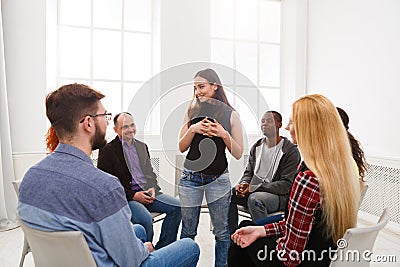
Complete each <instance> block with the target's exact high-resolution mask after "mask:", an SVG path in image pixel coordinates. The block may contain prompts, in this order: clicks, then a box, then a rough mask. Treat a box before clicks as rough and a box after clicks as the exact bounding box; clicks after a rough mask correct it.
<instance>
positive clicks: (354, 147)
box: [336, 107, 368, 178]
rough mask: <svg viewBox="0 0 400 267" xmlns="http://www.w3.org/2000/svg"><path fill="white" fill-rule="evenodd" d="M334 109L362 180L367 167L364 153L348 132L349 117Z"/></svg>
mask: <svg viewBox="0 0 400 267" xmlns="http://www.w3.org/2000/svg"><path fill="white" fill-rule="evenodd" d="M336 109H337V111H338V112H339V115H340V118H341V119H342V122H343V125H344V128H346V131H347V135H348V137H349V141H350V146H351V152H352V153H353V158H354V161H355V162H356V164H357V167H358V174H359V175H360V177H361V178H364V176H365V173H366V171H367V166H368V165H367V162H366V160H365V155H364V151H363V150H362V148H361V144H360V142H359V141H358V140H357V139H355V138H354V136H353V135H352V134H351V133H350V132H349V122H350V120H349V116H348V115H347V113H346V112H345V111H344V110H343V109H341V108H339V107H336Z"/></svg>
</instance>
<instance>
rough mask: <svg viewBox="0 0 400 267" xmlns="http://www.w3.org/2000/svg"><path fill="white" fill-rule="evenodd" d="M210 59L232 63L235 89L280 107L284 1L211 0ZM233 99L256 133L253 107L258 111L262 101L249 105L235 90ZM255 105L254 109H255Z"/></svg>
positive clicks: (230, 85) (231, 99) (216, 61)
mask: <svg viewBox="0 0 400 267" xmlns="http://www.w3.org/2000/svg"><path fill="white" fill-rule="evenodd" d="M210 3H211V60H212V62H215V63H219V64H223V65H226V66H229V67H231V68H233V69H235V70H237V71H239V72H241V73H242V74H244V75H245V76H246V77H247V78H249V80H250V81H251V82H249V81H248V80H247V79H242V78H241V76H239V75H237V73H235V72H233V74H232V75H233V78H232V80H231V81H232V84H227V86H228V87H230V88H231V89H232V91H233V92H239V91H242V92H243V91H247V92H249V94H251V95H252V96H254V98H255V99H254V101H253V102H257V101H258V104H260V103H259V100H258V99H260V98H261V97H264V98H265V100H266V101H267V104H268V106H269V108H271V109H275V110H278V111H279V109H280V105H279V103H280V97H279V96H280V31H281V2H280V1H276V0H234V1H232V0H212V1H210ZM230 101H232V104H233V105H234V106H235V108H236V109H237V110H238V112H239V114H240V115H241V117H242V118H246V119H245V120H243V119H242V122H243V124H244V127H245V129H246V131H247V132H248V133H257V132H259V129H258V127H257V123H258V121H257V123H256V124H255V123H254V120H253V119H250V120H249V119H248V118H254V116H253V115H252V114H251V112H252V109H253V111H254V112H256V114H257V113H258V114H260V113H261V112H263V110H257V109H260V108H262V105H257V107H255V106H250V104H249V103H246V102H244V101H243V100H242V99H241V98H240V96H238V95H235V93H231V94H230ZM254 109H255V110H254Z"/></svg>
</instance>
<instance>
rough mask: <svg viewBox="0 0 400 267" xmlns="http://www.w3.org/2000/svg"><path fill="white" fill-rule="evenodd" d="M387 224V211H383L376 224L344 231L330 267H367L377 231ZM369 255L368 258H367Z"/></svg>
mask: <svg viewBox="0 0 400 267" xmlns="http://www.w3.org/2000/svg"><path fill="white" fill-rule="evenodd" d="M388 222H389V211H388V209H387V208H385V209H384V210H383V213H382V215H381V217H380V218H379V220H378V223H377V224H375V225H372V226H368V227H363V228H351V229H348V230H347V231H346V233H345V234H344V236H343V237H342V239H341V240H339V242H338V251H337V253H336V256H337V260H336V261H332V262H331V264H330V267H345V266H352V267H353V266H354V267H361V266H363V267H364V266H369V265H370V261H369V260H368V257H370V256H371V255H370V254H371V253H368V251H372V249H373V247H374V244H375V240H376V237H377V236H378V234H379V231H380V230H381V229H382V228H383V227H385V225H386V224H387V223H388ZM368 255H369V256H368Z"/></svg>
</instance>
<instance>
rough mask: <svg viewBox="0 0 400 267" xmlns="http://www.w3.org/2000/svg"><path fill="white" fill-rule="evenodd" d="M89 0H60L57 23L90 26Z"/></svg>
mask: <svg viewBox="0 0 400 267" xmlns="http://www.w3.org/2000/svg"><path fill="white" fill-rule="evenodd" d="M90 2H91V0H60V2H59V3H60V6H59V8H58V10H59V23H61V24H69V25H79V26H90V18H91V11H90Z"/></svg>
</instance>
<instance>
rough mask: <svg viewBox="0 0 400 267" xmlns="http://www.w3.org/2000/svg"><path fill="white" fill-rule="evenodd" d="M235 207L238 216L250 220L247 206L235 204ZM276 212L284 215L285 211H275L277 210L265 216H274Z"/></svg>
mask: <svg viewBox="0 0 400 267" xmlns="http://www.w3.org/2000/svg"><path fill="white" fill-rule="evenodd" d="M237 209H238V212H239V215H240V216H242V217H245V218H248V219H250V220H252V218H251V214H250V211H249V208H247V207H245V206H242V205H237ZM278 214H279V215H284V214H285V213H284V212H283V211H277V212H273V213H271V214H268V216H267V217H270V216H275V215H278Z"/></svg>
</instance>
